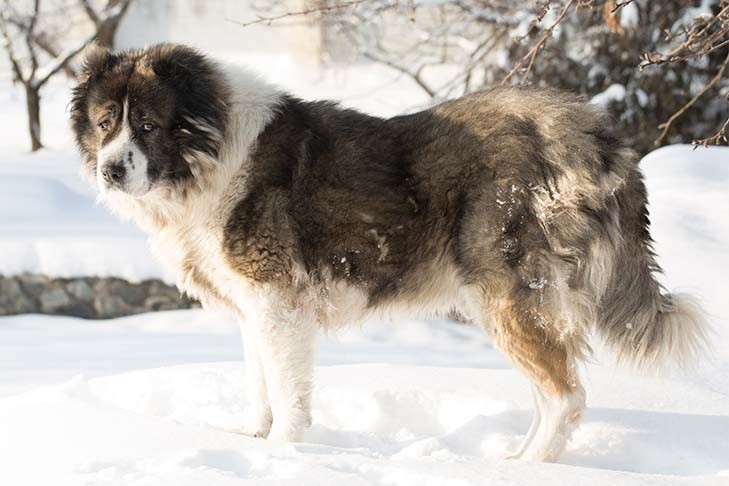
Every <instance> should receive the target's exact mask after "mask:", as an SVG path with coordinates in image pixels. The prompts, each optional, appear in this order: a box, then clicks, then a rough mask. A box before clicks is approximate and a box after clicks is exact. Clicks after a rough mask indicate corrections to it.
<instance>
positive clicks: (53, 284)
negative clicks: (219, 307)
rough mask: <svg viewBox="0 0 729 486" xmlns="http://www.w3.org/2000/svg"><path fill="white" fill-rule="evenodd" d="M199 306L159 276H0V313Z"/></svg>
mask: <svg viewBox="0 0 729 486" xmlns="http://www.w3.org/2000/svg"><path fill="white" fill-rule="evenodd" d="M199 306H200V304H199V303H197V302H195V301H192V300H190V299H188V298H187V297H184V296H182V295H180V292H179V290H177V288H175V287H174V286H171V285H167V284H165V283H164V282H162V281H161V280H146V281H144V282H140V283H131V282H127V281H126V280H123V279H120V278H106V277H104V278H101V277H76V278H71V279H66V278H49V277H46V276H44V275H18V276H12V277H3V276H0V315H8V314H22V313H30V312H40V313H46V314H61V315H68V316H75V317H83V318H92V319H99V318H101V319H103V318H110V317H120V316H126V315H130V314H138V313H140V312H153V311H156V310H172V309H188V308H190V307H199Z"/></svg>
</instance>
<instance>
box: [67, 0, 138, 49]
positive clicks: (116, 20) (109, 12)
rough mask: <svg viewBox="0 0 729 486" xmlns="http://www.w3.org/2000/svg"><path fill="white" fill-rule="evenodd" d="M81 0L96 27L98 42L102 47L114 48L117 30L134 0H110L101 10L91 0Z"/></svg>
mask: <svg viewBox="0 0 729 486" xmlns="http://www.w3.org/2000/svg"><path fill="white" fill-rule="evenodd" d="M79 1H80V2H81V6H82V7H83V9H84V12H86V15H87V17H88V18H89V20H91V22H93V24H94V26H95V28H96V42H97V43H98V44H99V45H100V46H102V47H107V48H109V49H113V48H114V40H115V38H116V31H117V30H118V29H119V24H120V23H121V21H122V19H123V18H124V15H125V14H126V13H127V10H128V9H129V5H131V3H132V0H108V1H107V2H106V5H105V6H104V7H103V8H102V9H101V10H97V9H96V8H95V7H94V6H93V5H92V4H91V2H90V1H89V0H79Z"/></svg>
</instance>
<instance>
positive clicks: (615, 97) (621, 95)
mask: <svg viewBox="0 0 729 486" xmlns="http://www.w3.org/2000/svg"><path fill="white" fill-rule="evenodd" d="M626 93H627V91H626V89H625V86H623V85H622V84H619V83H615V84H611V85H610V86H608V87H607V89H606V90H605V91H603V92H602V93H600V94H596V95H595V96H593V97H592V99H591V100H590V101H591V102H592V103H594V104H596V105H600V106H605V107H607V106H608V105H609V104H610V103H611V102H613V101H623V100H624V99H625V95H626Z"/></svg>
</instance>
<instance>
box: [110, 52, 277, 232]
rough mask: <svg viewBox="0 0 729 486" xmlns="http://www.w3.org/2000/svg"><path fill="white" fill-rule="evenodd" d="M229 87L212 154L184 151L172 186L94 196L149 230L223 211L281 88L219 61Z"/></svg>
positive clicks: (238, 185)
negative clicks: (183, 171)
mask: <svg viewBox="0 0 729 486" xmlns="http://www.w3.org/2000/svg"><path fill="white" fill-rule="evenodd" d="M219 69H221V70H222V72H223V74H224V77H225V79H226V81H227V82H228V83H229V87H230V101H229V108H230V114H229V120H228V124H227V127H226V131H225V134H224V135H223V143H222V147H221V150H220V152H219V155H218V157H217V158H211V157H210V156H207V155H204V154H188V155H187V157H186V159H187V162H188V165H189V167H190V170H191V172H192V174H193V177H192V179H191V180H189V181H186V182H184V183H183V184H182V185H180V186H178V187H161V188H156V189H153V190H151V191H150V192H149V193H147V194H146V195H144V196H142V197H139V198H134V197H131V196H128V195H126V194H121V193H107V194H104V195H103V196H101V197H100V199H101V200H102V201H103V202H104V203H105V204H107V205H108V206H109V207H110V208H111V209H112V210H113V211H114V212H116V213H118V214H119V215H120V216H122V217H124V218H127V219H132V220H133V221H134V222H135V223H136V224H137V225H138V226H140V227H141V228H142V229H143V230H144V231H145V232H147V233H150V234H155V233H158V232H160V231H163V230H165V229H169V228H171V227H178V228H182V227H187V226H190V225H191V224H198V223H199V222H200V221H205V220H206V218H205V217H206V216H207V219H208V220H209V218H210V217H212V216H213V215H215V216H217V217H221V216H223V215H220V214H217V213H220V212H221V211H224V209H225V208H224V207H225V206H228V205H227V204H225V202H226V199H228V198H230V197H231V195H230V194H227V193H228V192H229V188H230V187H231V186H235V188H237V191H236V192H237V196H240V195H241V188H245V182H246V181H245V179H246V176H247V174H248V172H249V165H250V154H251V152H252V150H253V149H254V148H255V143H256V140H257V138H258V136H259V134H260V133H261V131H263V129H264V128H265V127H266V125H267V124H268V123H269V122H270V121H271V119H272V118H273V117H274V115H275V111H276V108H277V106H278V104H279V103H280V102H281V99H282V92H281V91H280V90H279V89H277V88H276V87H274V86H271V85H269V84H268V83H266V82H265V81H263V80H262V79H260V78H259V77H257V76H256V75H254V74H252V73H250V72H248V71H246V70H244V69H243V68H241V67H239V66H235V65H226V64H223V63H220V64H219Z"/></svg>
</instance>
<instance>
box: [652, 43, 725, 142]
mask: <svg viewBox="0 0 729 486" xmlns="http://www.w3.org/2000/svg"><path fill="white" fill-rule="evenodd" d="M728 65H729V54H727V56H726V58H725V59H724V62H723V63H721V66H719V71H717V73H716V75H715V76H714V77H713V78H712V79H711V81H709V82H708V83H706V86H704V87H703V88H702V89H701V91H699V92H698V93H696V95H695V96H694V97H693V98H691V99H690V100H689V102H688V103H686V104H685V105H683V106H682V107H681V109H680V110H678V111H677V112H675V113H674V114H673V115H671V117H670V118H669V119H668V120H666V121H665V122H663V123H661V124H660V125H658V128H659V129H660V130H662V131H661V134H660V136H659V137H658V138H657V139H656V141H655V145H659V144H660V143H661V141H662V140H663V139H664V138H665V137H666V134H667V133H668V130H669V129H670V128H671V124H672V123H673V122H674V121H676V119H677V118H679V117H680V116H681V115H683V114H684V113H686V111H687V110H688V109H689V108H691V107H692V106H693V105H694V103H696V102H697V101H698V100H699V98H701V97H702V96H704V94H706V92H707V91H709V90H710V89H711V88H712V87H713V86H714V85H715V84H716V83H717V82H719V80H720V79H721V78H722V77H723V76H724V71H725V70H726V67H727V66H728Z"/></svg>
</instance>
